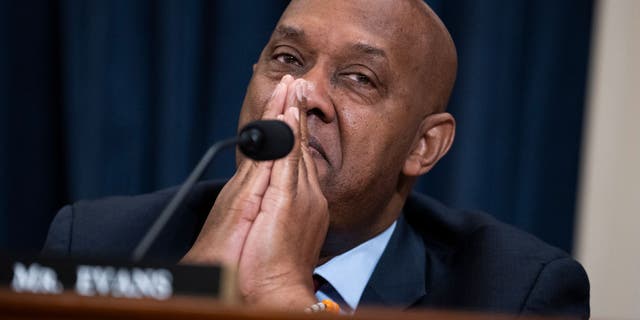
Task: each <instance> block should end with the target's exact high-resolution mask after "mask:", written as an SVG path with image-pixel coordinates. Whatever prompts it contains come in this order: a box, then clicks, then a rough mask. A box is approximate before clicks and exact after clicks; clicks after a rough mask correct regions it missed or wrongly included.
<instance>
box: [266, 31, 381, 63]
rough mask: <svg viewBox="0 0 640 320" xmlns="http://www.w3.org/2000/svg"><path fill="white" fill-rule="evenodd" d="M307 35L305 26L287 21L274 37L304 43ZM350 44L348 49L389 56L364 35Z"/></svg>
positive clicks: (369, 54) (377, 55)
mask: <svg viewBox="0 0 640 320" xmlns="http://www.w3.org/2000/svg"><path fill="white" fill-rule="evenodd" d="M307 37H308V36H307V32H305V29H304V27H302V26H298V25H291V24H286V22H285V23H281V24H279V25H278V26H277V27H276V29H275V30H274V32H273V38H274V39H289V40H293V41H297V42H303V43H304V42H307ZM348 46H349V48H348V49H350V50H351V51H354V52H359V53H362V54H365V55H368V56H375V57H378V58H383V59H386V58H387V53H386V51H385V50H384V49H383V48H380V47H378V46H376V44H375V43H372V42H370V41H368V40H365V39H364V38H362V37H360V38H356V39H355V40H351V42H350V43H349V45H348Z"/></svg>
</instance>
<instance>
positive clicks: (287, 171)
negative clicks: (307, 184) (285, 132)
mask: <svg viewBox="0 0 640 320" xmlns="http://www.w3.org/2000/svg"><path fill="white" fill-rule="evenodd" d="M283 120H284V122H285V123H286V124H288V125H289V127H291V130H292V131H293V136H294V144H293V149H292V150H291V152H290V153H289V154H288V155H287V156H286V157H284V158H282V159H279V160H276V161H275V162H274V163H273V168H272V170H271V180H270V186H273V187H275V188H276V189H278V190H281V191H285V192H292V191H294V190H295V189H296V188H297V183H298V174H299V161H300V152H301V151H300V124H299V122H300V111H299V109H298V108H295V107H290V108H287V110H286V111H285V113H284V117H283Z"/></svg>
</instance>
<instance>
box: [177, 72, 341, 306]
mask: <svg viewBox="0 0 640 320" xmlns="http://www.w3.org/2000/svg"><path fill="white" fill-rule="evenodd" d="M306 90H309V86H308V83H307V82H306V81H305V80H302V79H297V80H294V79H293V78H292V77H291V76H285V77H283V78H282V80H281V82H280V83H279V84H278V85H277V86H276V88H275V90H274V92H273V95H272V96H271V98H270V99H269V101H268V102H267V104H266V106H265V109H264V112H263V114H262V119H280V120H282V121H284V122H286V123H287V124H288V125H289V126H290V127H291V129H292V130H293V133H294V137H295V143H294V147H293V150H292V151H291V153H290V154H289V155H288V156H286V157H285V158H282V159H279V160H276V161H264V162H256V161H252V160H250V159H247V158H245V159H243V160H242V161H241V163H240V164H239V166H238V169H237V171H236V173H235V175H234V176H233V177H232V178H231V179H230V180H229V182H228V183H227V184H226V185H225V187H224V188H223V189H222V191H221V192H220V194H219V195H218V198H217V199H216V202H215V204H214V206H213V208H212V209H211V211H210V213H209V216H208V218H207V220H206V222H205V224H204V226H203V228H202V230H201V231H200V234H199V236H198V238H197V240H196V242H195V243H194V245H193V247H192V248H191V250H189V252H188V253H187V254H186V255H185V257H184V258H183V262H185V263H217V264H220V263H221V264H224V265H227V266H230V267H235V268H236V269H237V271H238V272H237V277H238V279H237V280H238V286H239V291H240V294H241V296H242V298H243V299H244V301H245V302H246V303H248V304H253V305H260V306H268V307H275V308H279V309H294V310H303V309H304V307H306V306H309V305H311V304H313V303H314V302H315V297H314V292H313V281H312V273H313V269H314V268H315V266H316V265H317V263H318V259H319V255H320V250H321V248H322V244H323V242H324V239H325V237H326V233H327V228H328V225H329V212H328V208H327V200H326V199H325V197H324V195H323V194H322V191H321V189H320V184H319V182H318V172H317V169H316V165H315V162H314V160H313V158H312V155H311V154H310V153H309V145H308V135H309V133H308V130H307V121H306V117H307V112H306V99H305V95H306V93H305V91H306Z"/></svg>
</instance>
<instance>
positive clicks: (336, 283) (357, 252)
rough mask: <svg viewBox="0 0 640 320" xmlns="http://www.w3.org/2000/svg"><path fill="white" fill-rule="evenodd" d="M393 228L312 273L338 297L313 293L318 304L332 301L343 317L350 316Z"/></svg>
mask: <svg viewBox="0 0 640 320" xmlns="http://www.w3.org/2000/svg"><path fill="white" fill-rule="evenodd" d="M395 228H396V222H395V221H394V222H393V224H391V226H389V228H387V229H386V230H385V231H383V232H382V233H380V234H379V235H377V236H375V237H373V238H371V239H369V240H367V241H366V242H364V243H362V244H360V245H359V246H357V247H355V248H353V249H351V250H349V251H347V252H345V253H343V254H341V255H339V256H335V257H333V259H331V260H329V261H327V262H326V263H325V264H323V265H321V266H319V267H317V268H316V269H315V271H314V273H315V274H318V275H320V276H322V277H323V278H324V279H325V280H327V281H328V282H329V284H331V286H333V288H334V289H335V291H337V293H338V294H339V295H340V297H335V292H331V291H328V290H325V289H324V288H322V289H321V290H319V291H318V292H316V297H317V298H318V300H319V301H321V300H323V299H331V300H333V301H335V302H337V303H338V304H340V307H341V309H342V311H344V312H345V313H353V312H354V311H355V310H356V308H357V307H358V303H359V302H360V297H361V296H362V293H363V292H364V288H365V286H366V285H367V282H369V278H370V277H371V274H372V273H373V269H375V267H376V265H377V264H378V260H380V257H381V256H382V252H384V249H385V248H386V247H387V243H388V242H389V238H391V234H392V233H393V230H395ZM329 290H330V289H329ZM325 291H328V292H325ZM339 298H342V300H343V301H336V300H340V299H339ZM345 303H346V306H345V305H344V304H345ZM345 309H346V310H345Z"/></svg>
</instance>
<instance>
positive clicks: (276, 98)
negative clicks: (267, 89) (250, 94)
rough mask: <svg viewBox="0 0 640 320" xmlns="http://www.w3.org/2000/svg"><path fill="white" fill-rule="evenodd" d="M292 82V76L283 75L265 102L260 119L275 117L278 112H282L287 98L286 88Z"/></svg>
mask: <svg viewBox="0 0 640 320" xmlns="http://www.w3.org/2000/svg"><path fill="white" fill-rule="evenodd" d="M291 82H293V77H292V76H290V75H285V76H284V77H282V79H281V80H280V83H278V85H276V88H275V89H274V90H273V93H272V94H271V98H269V101H268V102H267V105H266V106H265V108H264V112H263V113H262V119H275V118H276V117H277V116H278V115H279V114H283V113H284V108H285V101H286V98H287V88H288V87H289V85H290V84H291Z"/></svg>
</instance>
